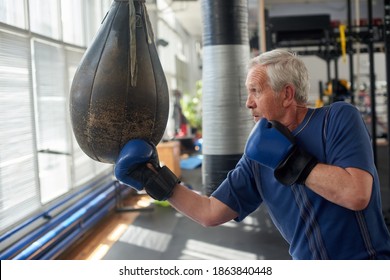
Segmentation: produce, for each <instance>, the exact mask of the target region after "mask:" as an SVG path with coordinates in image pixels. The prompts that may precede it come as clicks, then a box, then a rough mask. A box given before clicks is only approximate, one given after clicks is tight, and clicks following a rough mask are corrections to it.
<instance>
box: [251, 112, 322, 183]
mask: <svg viewBox="0 0 390 280" xmlns="http://www.w3.org/2000/svg"><path fill="white" fill-rule="evenodd" d="M245 155H246V156H247V157H248V158H249V159H251V160H254V161H257V162H258V163H260V164H262V165H265V166H267V167H269V168H271V169H273V170H274V175H275V178H276V179H277V180H278V181H279V182H280V183H282V184H283V185H287V186H290V185H292V184H294V183H298V184H304V183H305V180H306V178H307V176H309V174H310V172H311V171H312V170H313V168H314V167H315V166H316V165H317V163H318V160H317V159H316V158H315V157H313V156H312V155H310V154H308V153H307V152H305V151H304V150H302V149H300V148H299V147H298V146H297V144H296V141H295V138H294V136H293V135H292V134H291V132H290V131H289V130H288V128H287V127H285V126H284V125H282V124H281V123H279V122H277V121H268V120H267V119H265V118H263V119H261V120H260V121H259V122H257V123H256V125H255V127H254V128H253V129H252V132H251V134H250V135H249V137H248V141H247V143H246V146H245Z"/></svg>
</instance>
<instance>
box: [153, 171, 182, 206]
mask: <svg viewBox="0 0 390 280" xmlns="http://www.w3.org/2000/svg"><path fill="white" fill-rule="evenodd" d="M178 183H180V180H179V179H178V178H177V177H176V175H175V174H174V173H173V172H172V171H171V170H170V169H169V168H168V167H166V166H163V167H162V168H161V169H160V170H159V171H158V173H154V174H153V175H152V176H151V177H150V178H149V179H148V180H147V182H146V185H145V190H146V192H147V193H148V194H149V195H150V196H151V197H152V198H154V199H156V200H160V201H162V200H167V199H168V198H169V197H170V196H171V195H172V193H173V188H174V187H175V186H176V184H178Z"/></svg>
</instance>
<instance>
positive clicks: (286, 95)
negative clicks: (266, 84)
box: [282, 84, 295, 107]
mask: <svg viewBox="0 0 390 280" xmlns="http://www.w3.org/2000/svg"><path fill="white" fill-rule="evenodd" d="M282 94H283V105H284V106H286V107H288V106H289V105H291V104H292V103H293V101H294V100H295V88H294V86H293V85H290V84H287V85H285V86H284V88H283V92H282Z"/></svg>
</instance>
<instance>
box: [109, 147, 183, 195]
mask: <svg viewBox="0 0 390 280" xmlns="http://www.w3.org/2000/svg"><path fill="white" fill-rule="evenodd" d="M148 163H149V164H151V165H152V166H153V168H154V171H153V170H152V169H150V168H149V167H148V166H147V164H148ZM114 173H115V176H116V178H117V179H118V180H119V181H121V182H122V183H124V184H126V185H128V186H130V187H133V188H134V189H136V190H138V191H140V190H142V189H145V191H146V192H147V193H148V194H149V195H150V196H151V197H153V198H154V199H156V200H166V199H168V198H169V197H170V196H171V195H172V192H173V188H174V187H175V185H176V184H177V183H179V180H178V178H177V177H176V175H175V174H174V173H173V172H172V171H171V170H169V168H168V167H166V166H163V167H161V166H160V162H159V159H158V154H157V151H156V147H155V146H154V145H153V144H152V143H149V142H146V141H144V140H141V139H134V140H130V141H129V142H127V143H126V145H125V146H124V147H123V148H122V150H121V152H120V153H119V156H118V159H117V160H116V163H115V168H114Z"/></svg>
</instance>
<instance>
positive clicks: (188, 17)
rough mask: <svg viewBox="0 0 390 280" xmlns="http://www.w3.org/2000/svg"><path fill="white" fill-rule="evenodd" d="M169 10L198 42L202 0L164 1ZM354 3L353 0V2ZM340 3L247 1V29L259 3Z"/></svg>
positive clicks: (326, 0) (254, 21) (254, 23)
mask: <svg viewBox="0 0 390 280" xmlns="http://www.w3.org/2000/svg"><path fill="white" fill-rule="evenodd" d="M166 1H167V3H168V5H169V6H170V8H172V10H173V11H174V13H175V15H176V17H177V19H178V21H179V22H180V23H181V25H182V26H183V27H184V28H185V29H186V30H187V31H188V32H189V33H190V34H191V35H192V36H194V37H195V38H198V39H199V40H200V41H201V39H202V30H203V27H202V11H201V5H202V4H201V3H202V1H204V0H166ZM353 1H355V0H353ZM357 1H359V0H357ZM329 2H340V0H339V1H337V0H248V9H249V28H250V29H251V28H253V29H256V28H257V25H258V24H257V18H258V14H259V12H260V8H259V7H260V3H263V5H264V7H265V8H266V9H267V8H268V7H270V6H272V5H276V4H292V3H294V4H295V3H305V4H307V3H317V4H318V3H329Z"/></svg>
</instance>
